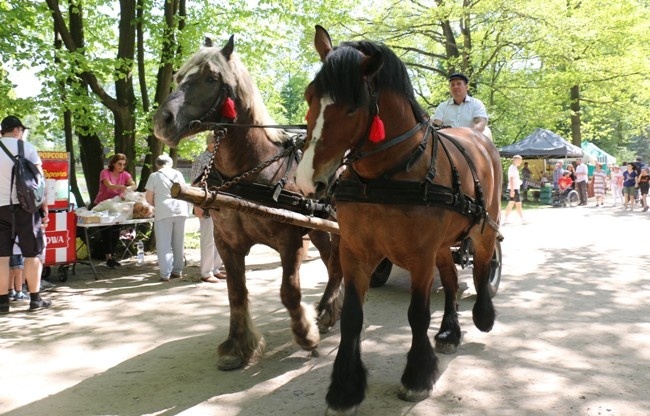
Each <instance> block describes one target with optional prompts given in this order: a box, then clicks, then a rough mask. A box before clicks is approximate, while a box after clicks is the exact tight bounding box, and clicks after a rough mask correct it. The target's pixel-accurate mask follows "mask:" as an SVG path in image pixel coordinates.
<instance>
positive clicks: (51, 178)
mask: <svg viewBox="0 0 650 416" xmlns="http://www.w3.org/2000/svg"><path fill="white" fill-rule="evenodd" d="M38 154H39V156H40V157H41V161H42V162H43V172H44V173H45V186H46V188H47V206H48V209H50V210H67V209H68V207H69V204H70V202H69V201H70V182H69V178H70V153H68V152H38Z"/></svg>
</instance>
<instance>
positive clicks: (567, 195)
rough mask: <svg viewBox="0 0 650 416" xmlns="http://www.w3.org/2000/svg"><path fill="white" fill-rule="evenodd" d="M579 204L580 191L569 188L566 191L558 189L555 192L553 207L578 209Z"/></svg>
mask: <svg viewBox="0 0 650 416" xmlns="http://www.w3.org/2000/svg"><path fill="white" fill-rule="evenodd" d="M579 203H580V196H579V195H578V191H576V190H575V189H571V188H568V189H565V190H564V191H560V190H559V189H556V190H554V191H553V199H552V204H553V207H556V208H557V207H566V206H570V207H577V206H578V204H579Z"/></svg>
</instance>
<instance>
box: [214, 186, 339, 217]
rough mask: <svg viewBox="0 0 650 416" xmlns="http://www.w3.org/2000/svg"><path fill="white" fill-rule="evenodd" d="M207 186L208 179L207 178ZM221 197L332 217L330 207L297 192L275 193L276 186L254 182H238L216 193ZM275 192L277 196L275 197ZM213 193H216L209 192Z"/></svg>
mask: <svg viewBox="0 0 650 416" xmlns="http://www.w3.org/2000/svg"><path fill="white" fill-rule="evenodd" d="M208 185H211V184H210V178H208ZM218 192H219V193H221V194H222V195H229V196H233V197H237V198H242V199H246V200H248V201H254V202H258V203H260V204H262V205H265V206H269V207H271V208H283V209H287V210H289V211H293V212H297V213H300V214H304V215H309V216H315V217H319V218H328V217H330V216H331V215H333V208H332V206H331V205H329V204H327V203H325V202H322V201H317V200H313V199H309V198H305V197H304V196H302V195H301V194H299V193H297V192H292V191H288V190H286V189H281V190H280V192H277V186H273V185H265V184H261V183H255V182H240V183H237V184H234V185H233V186H231V187H229V188H228V190H227V191H218ZM276 192H277V195H276ZM211 193H215V194H216V192H211Z"/></svg>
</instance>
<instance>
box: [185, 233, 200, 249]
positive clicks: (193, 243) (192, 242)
mask: <svg viewBox="0 0 650 416" xmlns="http://www.w3.org/2000/svg"><path fill="white" fill-rule="evenodd" d="M200 247H201V233H200V232H198V231H192V232H188V233H185V248H191V249H194V248H200Z"/></svg>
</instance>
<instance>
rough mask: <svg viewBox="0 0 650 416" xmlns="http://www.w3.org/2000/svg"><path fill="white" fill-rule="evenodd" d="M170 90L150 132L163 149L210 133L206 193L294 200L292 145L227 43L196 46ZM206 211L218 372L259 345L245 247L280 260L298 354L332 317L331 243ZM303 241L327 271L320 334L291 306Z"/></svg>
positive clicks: (297, 305) (337, 275)
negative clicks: (217, 319) (219, 273)
mask: <svg viewBox="0 0 650 416" xmlns="http://www.w3.org/2000/svg"><path fill="white" fill-rule="evenodd" d="M176 83H177V87H176V89H175V90H174V91H172V93H171V94H170V95H169V96H168V97H167V98H166V99H165V101H164V102H163V103H162V104H161V105H160V107H159V108H158V110H157V111H156V113H155V115H154V119H153V121H154V134H155V135H156V137H157V138H158V139H159V140H161V141H163V142H164V143H166V144H168V145H169V146H176V145H178V143H179V142H180V141H181V140H182V139H184V138H186V137H191V136H194V135H196V134H197V133H200V132H202V131H205V130H207V129H211V128H214V129H215V130H217V131H216V132H215V135H216V137H217V141H216V144H215V152H214V163H213V166H209V167H208V169H210V168H211V172H210V175H209V176H208V177H207V185H208V186H210V187H211V189H212V188H213V187H216V188H217V190H218V191H219V192H225V193H231V194H233V195H235V196H238V197H240V198H244V199H249V200H254V201H256V202H260V203H261V204H270V205H272V206H276V204H281V203H282V202H283V201H284V200H286V201H288V202H292V201H301V200H302V199H301V197H302V195H300V194H299V193H298V188H297V186H296V184H295V183H294V176H295V175H294V172H295V170H296V167H297V164H298V148H297V147H296V145H295V143H294V141H292V140H291V139H292V135H291V134H289V133H288V132H287V131H285V130H282V129H278V128H276V127H277V126H275V127H268V126H269V125H274V122H273V120H272V119H271V117H270V115H269V113H268V111H267V109H266V107H265V106H264V103H263V101H262V97H261V94H260V92H259V90H258V89H257V87H256V86H255V83H254V82H253V80H252V79H251V76H250V75H249V73H248V71H247V69H246V67H245V66H244V65H243V63H242V62H241V61H240V59H239V58H238V57H237V55H236V54H235V53H234V41H233V37H231V38H230V39H229V41H228V42H227V43H226V45H225V46H224V47H223V48H218V47H215V46H213V44H212V40H211V39H209V38H208V39H206V43H205V45H204V47H203V48H201V49H200V50H199V51H198V52H196V53H195V54H194V55H193V56H192V57H191V58H190V59H189V60H188V61H187V62H186V63H185V64H183V66H182V67H181V68H180V69H179V70H178V72H177V74H176ZM219 126H221V127H219ZM222 127H223V128H222ZM194 179H195V178H192V180H194ZM227 184H230V185H227ZM280 207H282V205H281V206H280ZM209 212H210V216H211V217H212V220H213V222H214V239H215V243H216V246H217V249H218V250H219V254H220V255H221V258H222V259H223V262H224V265H225V268H226V275H227V285H228V300H229V302H230V332H229V334H228V337H227V339H226V340H224V341H223V342H222V343H221V344H220V345H219V348H218V352H219V360H218V367H219V369H221V370H230V369H235V368H239V367H242V366H244V365H246V364H248V363H249V362H250V360H251V358H253V357H254V356H255V355H256V354H257V353H259V352H261V349H262V347H263V344H264V342H263V338H262V336H261V335H260V334H259V332H258V331H257V329H256V327H255V324H254V322H253V318H252V316H251V312H250V302H249V298H248V289H247V287H246V275H245V271H246V265H245V258H246V256H247V255H248V253H249V251H250V249H251V247H252V246H253V245H255V244H264V245H267V246H269V247H271V248H273V249H275V250H277V251H278V253H279V254H280V258H281V263H282V283H281V287H280V298H281V299H282V303H283V304H284V306H285V307H286V309H287V311H288V313H289V317H290V318H291V330H292V332H293V335H294V339H295V341H296V342H297V343H298V344H299V345H300V346H301V347H302V348H303V349H305V350H308V351H311V350H314V349H315V348H316V347H317V346H318V343H319V340H320V337H319V333H318V332H319V331H318V329H321V330H324V328H328V327H331V326H332V325H334V323H335V322H336V319H337V317H338V302H337V297H338V293H339V287H340V282H341V272H340V263H339V261H338V245H337V242H338V236H334V237H331V238H330V235H329V234H328V233H326V232H323V231H318V230H309V229H306V228H303V227H298V226H294V225H289V224H284V223H281V222H278V221H274V220H272V219H269V218H265V217H260V216H254V215H251V214H247V213H243V212H241V211H238V210H235V209H229V208H220V209H210V210H209ZM305 234H308V235H309V237H310V239H311V241H312V242H313V243H314V246H316V248H317V249H318V251H319V253H320V255H321V258H322V260H323V262H324V263H325V264H326V265H327V267H328V273H329V281H328V285H327V288H326V291H325V293H324V294H323V297H322V299H321V301H320V303H319V305H318V311H317V312H318V324H319V327H320V328H317V326H316V325H315V322H314V317H313V313H311V312H310V311H313V308H312V307H311V305H304V304H303V303H302V302H301V291H300V264H301V262H302V259H303V257H304V255H305V254H306V249H307V248H306V247H305V246H304V244H303V236H304V235H305Z"/></svg>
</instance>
